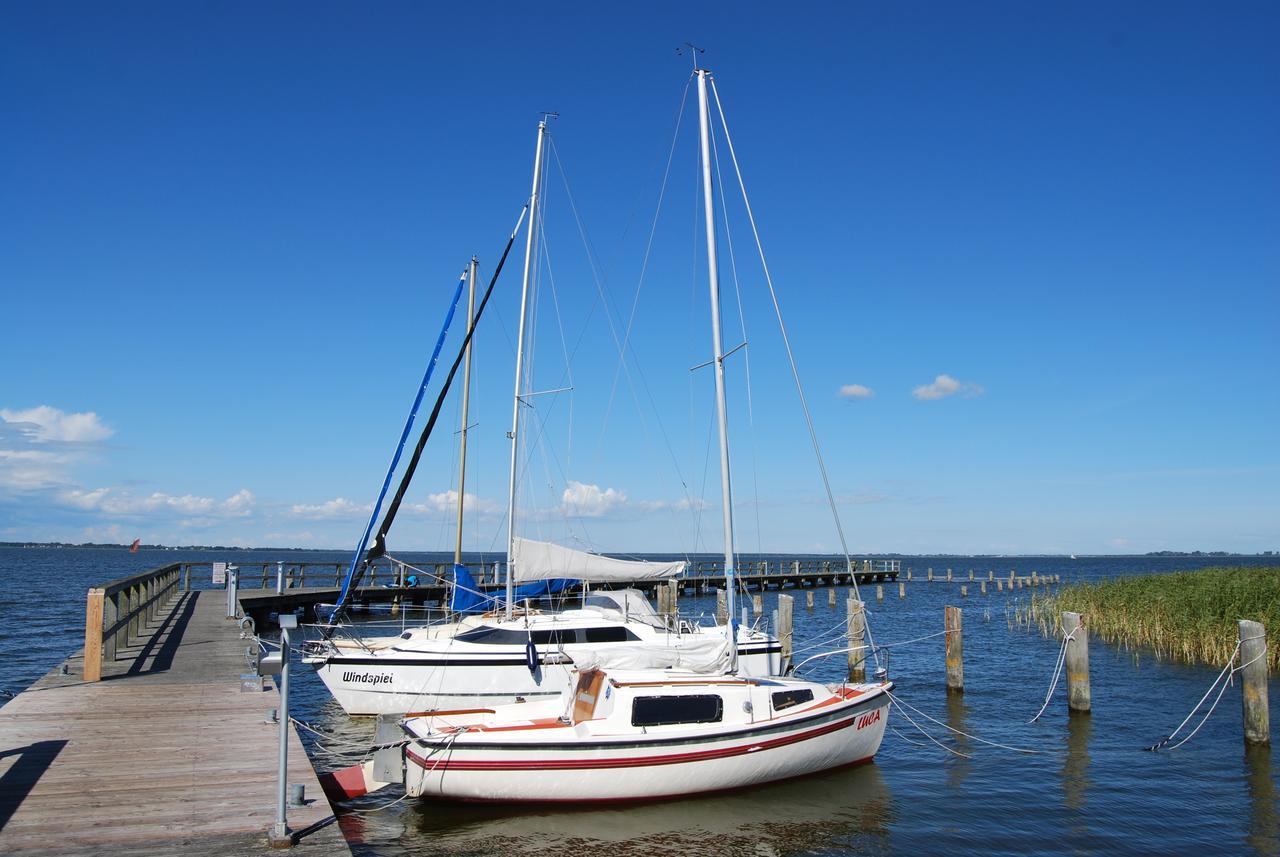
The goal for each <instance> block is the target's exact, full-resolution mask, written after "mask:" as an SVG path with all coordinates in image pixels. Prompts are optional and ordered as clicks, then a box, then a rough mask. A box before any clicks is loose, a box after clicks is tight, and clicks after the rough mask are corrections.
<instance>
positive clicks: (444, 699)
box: [315, 636, 781, 715]
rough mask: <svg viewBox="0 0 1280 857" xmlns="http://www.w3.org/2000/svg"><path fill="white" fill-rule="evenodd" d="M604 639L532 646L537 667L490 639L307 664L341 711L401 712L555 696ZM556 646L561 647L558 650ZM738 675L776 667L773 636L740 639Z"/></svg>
mask: <svg viewBox="0 0 1280 857" xmlns="http://www.w3.org/2000/svg"><path fill="white" fill-rule="evenodd" d="M608 645H609V644H607V643H606V644H600V643H596V644H590V645H578V644H567V645H565V646H563V647H562V648H561V649H553V650H551V651H547V652H542V651H540V652H539V662H540V663H539V668H538V670H537V671H536V672H532V673H531V672H530V671H529V667H528V665H527V663H526V661H525V652H524V649H523V648H517V647H513V646H501V647H499V646H490V647H486V648H487V649H488V650H489V651H485V652H482V653H479V654H476V653H475V652H474V650H470V651H467V652H466V653H462V652H461V651H460V648H461V647H458V648H457V649H454V650H452V651H449V652H440V653H436V652H396V651H379V652H375V653H362V652H351V653H350V654H347V653H343V654H339V655H332V656H330V657H329V658H328V659H327V660H325V661H324V662H317V663H316V664H315V667H316V672H317V673H318V674H319V676H320V679H321V680H322V681H323V682H324V684H325V686H326V687H327V688H329V692H330V693H332V694H333V697H334V699H335V700H337V702H338V704H339V705H341V706H342V708H343V710H344V711H346V712H347V713H348V714H353V715H380V714H404V713H406V712H414V711H428V710H433V709H473V708H492V707H493V706H495V705H506V704H508V703H514V702H519V701H521V700H522V699H523V700H526V701H529V702H533V701H535V700H539V699H547V698H553V697H558V696H559V695H560V693H561V692H562V691H564V690H565V689H566V688H568V687H569V685H570V682H571V681H572V679H571V677H570V669H571V667H572V663H571V661H572V659H573V657H574V656H575V655H577V654H580V653H582V652H585V651H587V650H591V651H599V650H601V649H605V648H607V647H608ZM562 652H563V654H562ZM738 652H739V654H738V663H739V668H740V671H741V673H742V674H743V675H749V676H765V675H774V674H776V673H778V672H779V671H780V668H779V658H780V657H781V646H780V644H779V643H778V642H777V640H776V639H775V638H773V637H765V636H762V637H760V638H758V639H755V640H751V641H749V642H748V641H746V640H743V641H741V642H740V645H739V648H738Z"/></svg>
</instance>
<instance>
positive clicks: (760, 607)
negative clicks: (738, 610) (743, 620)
mask: <svg viewBox="0 0 1280 857" xmlns="http://www.w3.org/2000/svg"><path fill="white" fill-rule="evenodd" d="M751 609H752V611H753V612H754V613H755V614H756V615H757V616H759V615H760V614H761V613H763V612H764V596H763V595H761V594H760V593H759V592H757V593H756V594H755V595H752V596H751Z"/></svg>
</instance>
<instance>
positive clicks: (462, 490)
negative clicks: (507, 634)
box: [453, 256, 479, 565]
mask: <svg viewBox="0 0 1280 857" xmlns="http://www.w3.org/2000/svg"><path fill="white" fill-rule="evenodd" d="M477 267H479V264H478V263H477V262H476V257H475V256H472V257H471V267H470V268H469V269H468V270H467V333H468V334H470V333H471V328H472V327H473V326H474V324H475V316H476V269H477ZM473 341H474V340H468V341H467V358H466V362H465V363H464V364H463V367H462V437H461V439H460V440H459V441H458V532H457V535H456V536H455V538H454V542H453V564H454V565H462V504H463V501H464V499H465V498H466V496H467V420H468V411H469V408H470V404H471V346H472V344H473Z"/></svg>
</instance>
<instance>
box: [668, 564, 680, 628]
mask: <svg viewBox="0 0 1280 857" xmlns="http://www.w3.org/2000/svg"><path fill="white" fill-rule="evenodd" d="M667 606H668V607H669V608H670V609H671V627H672V628H677V629H678V628H679V627H680V581H678V580H676V579H675V578H674V577H673V578H671V579H670V580H668V581H667Z"/></svg>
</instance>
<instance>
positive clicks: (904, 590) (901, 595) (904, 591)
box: [898, 580, 907, 598]
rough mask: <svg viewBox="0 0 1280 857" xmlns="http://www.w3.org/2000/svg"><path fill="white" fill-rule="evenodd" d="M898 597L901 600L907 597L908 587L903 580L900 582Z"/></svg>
mask: <svg viewBox="0 0 1280 857" xmlns="http://www.w3.org/2000/svg"><path fill="white" fill-rule="evenodd" d="M898 597H899V598H906V597H907V585H906V584H905V583H903V582H902V581H901V580H899V581H898Z"/></svg>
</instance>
